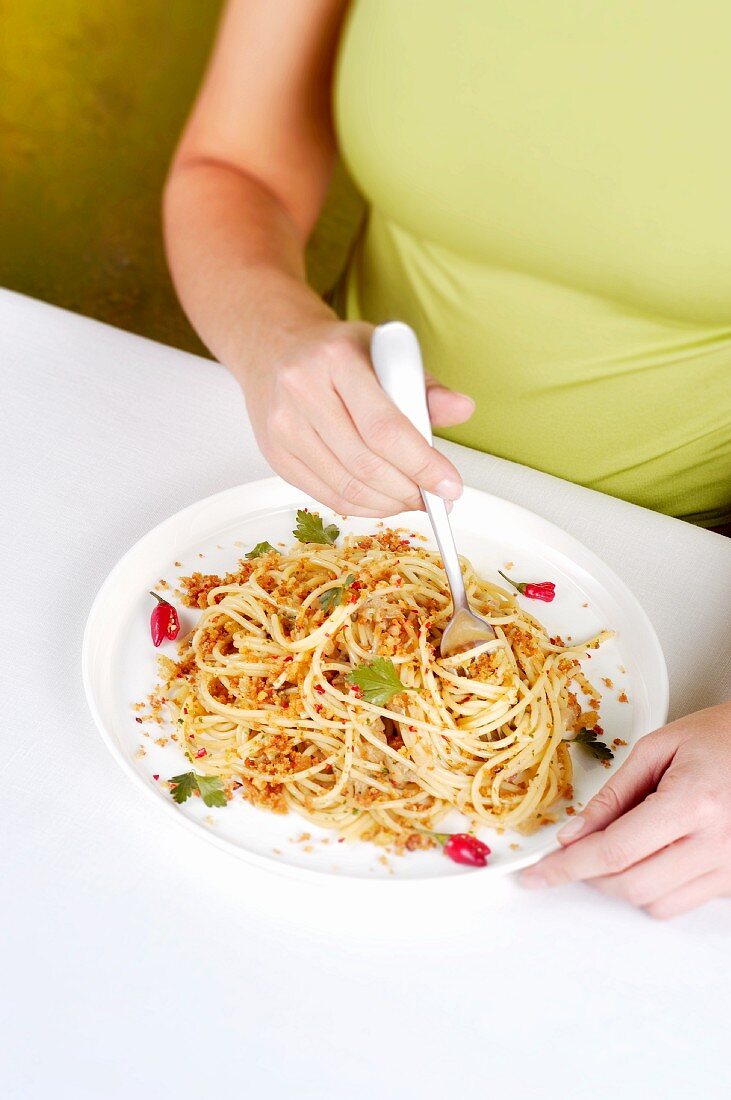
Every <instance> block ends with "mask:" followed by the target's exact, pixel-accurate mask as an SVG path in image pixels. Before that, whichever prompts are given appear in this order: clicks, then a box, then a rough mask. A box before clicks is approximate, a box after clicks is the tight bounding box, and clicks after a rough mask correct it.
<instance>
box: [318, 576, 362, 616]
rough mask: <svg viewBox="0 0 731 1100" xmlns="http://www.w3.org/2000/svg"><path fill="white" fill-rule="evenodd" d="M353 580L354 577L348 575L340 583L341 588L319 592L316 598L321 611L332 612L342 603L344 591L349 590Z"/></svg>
mask: <svg viewBox="0 0 731 1100" xmlns="http://www.w3.org/2000/svg"><path fill="white" fill-rule="evenodd" d="M354 580H355V575H354V574H353V573H349V574H348V576H347V577H346V578H345V580H344V581H343V583H342V586H339V587H337V588H328V589H327V591H326V592H321V593H320V595H319V596H318V597H317V598H318V600H319V601H320V607H321V608H322V610H323V611H332V609H333V608H334V607H337V606H338V605H339V604H341V603H342V602H343V596H344V595H345V589H346V588H350V586H351V584H352V583H353V582H354Z"/></svg>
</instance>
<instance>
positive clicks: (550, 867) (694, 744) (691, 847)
mask: <svg viewBox="0 0 731 1100" xmlns="http://www.w3.org/2000/svg"><path fill="white" fill-rule="evenodd" d="M558 838H559V840H560V842H561V844H562V845H563V848H562V850H561V851H559V852H554V853H553V854H552V855H550V856H546V858H545V859H543V860H541V862H540V863H538V864H536V865H535V866H534V867H530V868H528V870H526V871H524V872H523V874H522V876H521V881H522V883H523V885H524V886H527V887H531V888H537V887H540V886H558V885H560V884H561V883H564V882H576V881H579V880H581V879H586V880H588V881H589V882H590V883H591V885H592V886H596V887H597V889H599V890H601V891H603V893H605V894H610V895H612V896H613V897H618V898H623V899H624V900H625V901H628V902H630V903H631V904H633V905H638V906H641V907H642V908H643V909H645V911H646V912H647V913H649V914H650V916H653V917H660V918H667V917H674V916H677V915H678V914H679V913H685V912H687V910H689V909H694V908H695V907H696V906H698V905H702V904H703V903H704V902H706V901H710V899H711V898H717V897H724V896H731V702H728V703H723V704H722V705H721V706H717V707H711V708H709V709H708V710H702V711H699V712H698V713H697V714H691V715H689V716H688V717H687V718H681V719H679V720H678V721H677V722H671V723H670V725H669V726H665V727H664V728H663V729H661V730H656V731H655V732H654V733H650V734H648V735H647V736H646V737H643V738H642V739H641V740H640V741H638V743H637V745H636V746H635V748H634V749H633V750H632V752H631V753H630V755H629V757H628V758H627V760H626V761H625V763H624V764H623V765H622V767H621V768H619V770H618V771H617V773H616V775H613V776H612V778H611V779H610V780H609V782H608V783H606V784H605V786H604V787H603V788H602V789H601V791H599V793H598V794H597V795H596V796H595V797H594V798H593V799H592V800H591V802H589V804H588V805H587V807H586V809H585V810H584V811H583V813H581V814H577V815H576V817H574V818H572V819H571V821H570V822H569V823H568V824H567V825H565V826H564V828H563V829H562V830H561V832H560V833H559V834H558Z"/></svg>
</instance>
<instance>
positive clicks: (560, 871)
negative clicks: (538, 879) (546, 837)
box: [543, 859, 571, 886]
mask: <svg viewBox="0 0 731 1100" xmlns="http://www.w3.org/2000/svg"><path fill="white" fill-rule="evenodd" d="M543 877H544V878H545V880H546V882H547V884H548V885H549V886H562V885H563V884H564V883H566V882H570V881H571V874H570V872H569V869H568V867H567V866H566V864H565V862H564V861H563V860H558V859H557V860H556V861H555V862H551V863H549V862H546V863H545V865H544V867H543Z"/></svg>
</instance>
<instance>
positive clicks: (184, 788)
mask: <svg viewBox="0 0 731 1100" xmlns="http://www.w3.org/2000/svg"><path fill="white" fill-rule="evenodd" d="M169 782H170V783H171V785H172V796H173V798H174V799H175V801H176V802H187V801H188V799H189V798H190V796H191V795H192V794H193V792H194V791H197V790H198V784H197V782H196V778H195V772H185V773H184V774H183V775H174V776H173V777H172V779H170V780H169Z"/></svg>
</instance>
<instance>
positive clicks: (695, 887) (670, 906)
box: [645, 868, 731, 920]
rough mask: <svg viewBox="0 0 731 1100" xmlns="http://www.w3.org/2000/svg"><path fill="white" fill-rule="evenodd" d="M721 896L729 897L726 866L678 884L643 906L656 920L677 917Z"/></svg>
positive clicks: (730, 876)
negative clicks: (681, 884) (680, 884)
mask: <svg viewBox="0 0 731 1100" xmlns="http://www.w3.org/2000/svg"><path fill="white" fill-rule="evenodd" d="M721 897H731V873H729V870H728V869H727V868H726V869H718V870H715V871H709V872H708V873H707V874H705V875H699V876H698V878H694V879H692V880H691V881H690V882H686V883H684V885H683V886H679V887H678V889H677V890H672V891H671V892H670V893H669V894H665V895H664V896H663V897H660V898H657V900H656V901H653V902H651V903H650V904H649V905H647V906H645V910H646V912H647V913H649V915H650V916H651V917H655V918H656V919H657V920H669V919H670V918H671V917H679V916H680V914H681V913H688V912H689V911H690V910H691V909H695V908H696V907H697V906H699V905H705V903H706V902H707V901H711V900H712V899H713V898H721Z"/></svg>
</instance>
